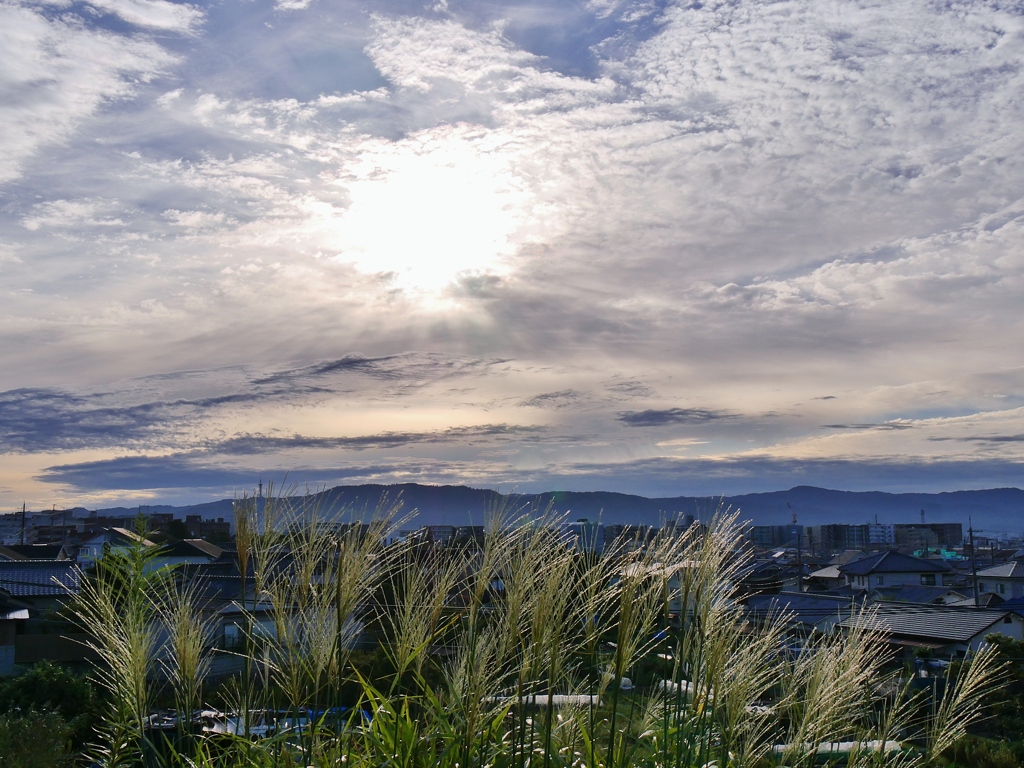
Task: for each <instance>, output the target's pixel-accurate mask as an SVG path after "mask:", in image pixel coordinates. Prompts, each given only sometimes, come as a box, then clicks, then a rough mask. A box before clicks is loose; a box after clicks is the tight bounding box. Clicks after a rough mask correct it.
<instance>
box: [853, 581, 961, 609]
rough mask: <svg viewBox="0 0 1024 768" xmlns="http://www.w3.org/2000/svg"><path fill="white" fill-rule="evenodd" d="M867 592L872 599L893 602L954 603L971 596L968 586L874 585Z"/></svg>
mask: <svg viewBox="0 0 1024 768" xmlns="http://www.w3.org/2000/svg"><path fill="white" fill-rule="evenodd" d="M868 592H869V593H870V599H871V600H872V601H878V600H888V601H889V602H894V603H932V604H937V605H956V604H957V603H960V602H962V601H964V600H966V599H967V598H969V597H970V596H971V590H970V588H964V587H957V588H954V587H922V586H919V585H917V584H898V585H895V586H891V587H886V586H882V587H874V588H873V589H870V590H868ZM972 600H973V598H972ZM972 604H973V603H972Z"/></svg>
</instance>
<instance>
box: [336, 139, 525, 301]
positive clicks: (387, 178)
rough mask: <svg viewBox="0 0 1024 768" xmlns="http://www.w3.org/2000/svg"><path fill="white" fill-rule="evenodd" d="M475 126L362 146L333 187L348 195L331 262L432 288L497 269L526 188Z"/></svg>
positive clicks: (520, 215)
mask: <svg viewBox="0 0 1024 768" xmlns="http://www.w3.org/2000/svg"><path fill="white" fill-rule="evenodd" d="M485 138H486V137H485V136H484V135H483V134H482V132H473V131H472V130H470V129H465V128H459V127H456V128H455V129H452V130H450V131H444V132H431V133H428V134H425V135H421V136H417V137H414V138H412V139H406V140H404V141H401V142H396V143H394V144H391V143H381V144H379V145H378V146H377V147H376V148H375V149H371V150H370V151H367V152H364V153H363V154H362V156H361V157H360V158H359V160H358V162H357V163H356V164H355V165H354V166H353V167H352V168H350V169H348V173H347V174H346V175H345V176H344V177H342V178H341V179H339V180H338V181H337V182H336V183H337V184H338V185H340V186H343V187H344V188H345V189H346V190H347V192H348V194H349V195H350V197H351V205H350V206H349V208H348V210H347V211H346V212H345V214H344V215H343V216H341V217H340V218H339V219H338V222H337V245H338V248H339V252H338V254H337V256H335V260H336V261H339V262H343V263H352V264H354V265H355V266H356V267H357V268H358V269H359V270H360V271H362V272H366V273H370V274H384V275H388V276H390V277H391V279H392V280H393V282H394V284H395V285H396V286H399V287H402V288H405V289H409V290H412V291H415V292H425V293H436V292H438V291H440V290H442V289H443V288H445V286H447V285H448V284H450V283H451V282H452V281H453V280H455V279H456V278H458V277H459V276H463V275H470V274H487V273H490V274H501V273H503V272H505V271H506V270H507V269H508V266H509V262H508V259H509V257H510V256H512V255H514V253H515V249H516V245H517V238H516V234H517V232H518V230H519V228H520V227H521V226H522V224H523V222H524V218H525V215H526V208H527V206H528V204H529V200H530V193H529V190H528V189H527V188H526V184H525V183H524V181H523V180H522V179H520V178H517V177H516V176H515V174H514V172H513V170H512V168H511V167H510V163H509V160H508V158H507V157H506V156H505V155H503V154H502V152H501V151H500V149H495V148H491V147H487V146H481V145H483V144H484V139H485Z"/></svg>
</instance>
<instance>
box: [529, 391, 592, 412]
mask: <svg viewBox="0 0 1024 768" xmlns="http://www.w3.org/2000/svg"><path fill="white" fill-rule="evenodd" d="M586 400H587V395H586V394H584V393H583V392H577V391H576V390H574V389H563V390H559V391H558V392H544V393H543V394H540V395H534V396H533V397H529V398H527V399H526V400H523V401H522V402H521V403H519V405H521V406H522V407H524V408H554V409H562V408H571V407H572V406H574V405H578V404H579V403H580V402H581V401H586Z"/></svg>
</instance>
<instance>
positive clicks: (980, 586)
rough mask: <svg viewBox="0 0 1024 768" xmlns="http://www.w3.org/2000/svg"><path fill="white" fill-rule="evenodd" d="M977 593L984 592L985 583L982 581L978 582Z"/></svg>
mask: <svg viewBox="0 0 1024 768" xmlns="http://www.w3.org/2000/svg"><path fill="white" fill-rule="evenodd" d="M978 591H979V592H984V591H985V582H984V581H979V582H978Z"/></svg>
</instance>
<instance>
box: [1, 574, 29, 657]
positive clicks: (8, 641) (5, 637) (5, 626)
mask: <svg viewBox="0 0 1024 768" xmlns="http://www.w3.org/2000/svg"><path fill="white" fill-rule="evenodd" d="M27 619H28V607H27V606H26V605H24V604H23V603H21V602H19V601H17V600H14V599H13V598H12V597H11V596H10V594H9V593H7V592H5V591H3V590H0V677H7V676H8V675H13V674H14V671H15V668H14V643H15V637H17V635H18V631H19V629H20V628H21V626H22V625H23V624H24V623H25V621H26V620H27Z"/></svg>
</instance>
